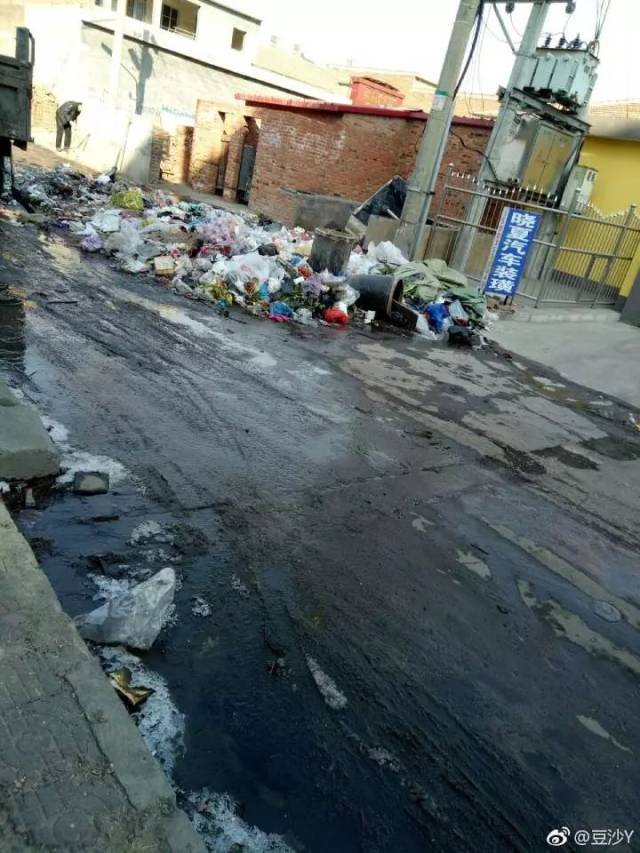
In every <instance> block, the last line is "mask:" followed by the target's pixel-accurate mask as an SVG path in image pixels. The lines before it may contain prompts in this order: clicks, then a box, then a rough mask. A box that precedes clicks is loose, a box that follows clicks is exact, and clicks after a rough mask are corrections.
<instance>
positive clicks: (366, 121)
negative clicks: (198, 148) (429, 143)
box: [249, 107, 490, 225]
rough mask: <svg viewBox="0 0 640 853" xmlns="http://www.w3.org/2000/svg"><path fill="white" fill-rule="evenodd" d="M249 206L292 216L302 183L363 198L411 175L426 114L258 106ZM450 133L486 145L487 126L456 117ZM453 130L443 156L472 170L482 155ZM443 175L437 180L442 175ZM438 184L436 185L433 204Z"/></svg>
mask: <svg viewBox="0 0 640 853" xmlns="http://www.w3.org/2000/svg"><path fill="white" fill-rule="evenodd" d="M256 114H257V115H259V117H260V119H261V127H260V143H259V145H258V151H257V157H256V164H255V170H254V174H253V183H252V187H251V195H250V198H249V206H250V207H251V209H252V210H255V211H256V212H258V213H261V214H264V215H266V216H269V217H271V218H273V219H275V220H277V221H278V222H284V223H285V224H289V225H290V224H293V216H294V211H295V207H296V198H295V196H294V195H293V194H292V193H291V192H287V190H302V191H305V192H317V193H322V194H325V195H336V196H339V197H341V198H347V199H352V200H354V201H365V199H367V198H368V197H369V196H371V195H372V194H373V193H374V192H375V191H376V190H377V189H378V187H380V186H381V185H382V184H384V183H385V182H386V181H388V180H389V178H391V177H392V176H393V175H395V174H398V175H402V176H403V177H407V178H408V177H409V175H410V174H411V170H412V169H413V165H414V162H415V157H416V152H417V149H418V146H419V144H420V139H421V136H422V133H423V131H424V126H425V125H424V121H421V120H417V119H403V118H395V117H387V116H371V115H362V114H355V113H344V114H339V113H322V112H316V111H308V112H305V111H299V110H295V111H293V110H284V109H278V108H276V107H268V108H267V107H263V108H260V109H259V110H257V111H256ZM452 130H453V133H455V134H456V136H457V137H461V138H462V139H463V140H464V142H465V143H466V144H467V145H469V146H472V147H473V148H477V149H479V150H480V151H482V150H484V147H485V145H486V142H487V139H488V136H489V132H490V128H488V127H487V128H476V127H469V126H466V125H454V127H453V129H452ZM456 136H453V135H452V136H450V138H449V143H448V146H447V149H446V152H445V156H444V159H443V172H444V171H445V170H446V168H447V167H448V165H449V164H453V165H454V166H455V167H456V168H457V169H459V170H460V171H470V172H474V171H476V170H477V168H478V165H479V163H480V159H481V155H480V154H479V153H477V152H474V151H472V150H470V149H468V148H465V147H464V146H463V144H462V143H461V142H460V140H459V139H458V138H456ZM440 183H441V182H440ZM438 200H439V189H438V192H437V193H436V199H435V201H436V204H437V203H438Z"/></svg>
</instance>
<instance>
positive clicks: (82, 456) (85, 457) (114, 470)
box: [58, 450, 131, 486]
mask: <svg viewBox="0 0 640 853" xmlns="http://www.w3.org/2000/svg"><path fill="white" fill-rule="evenodd" d="M62 467H63V468H65V469H66V470H65V472H64V474H61V475H60V476H59V477H58V483H61V484H62V485H68V484H69V483H72V482H73V478H74V477H75V475H76V474H77V473H78V471H101V472H102V473H104V474H108V475H109V486H116V485H117V484H118V483H122V481H123V480H127V479H130V478H131V474H130V473H129V471H127V469H126V468H125V467H124V465H123V464H122V463H121V462H117V461H116V460H115V459H111V458H110V457H109V456H98V455H96V454H94V453H87V452H86V451H85V450H70V451H64V452H63V454H62Z"/></svg>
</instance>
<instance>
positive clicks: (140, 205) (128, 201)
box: [111, 190, 144, 210]
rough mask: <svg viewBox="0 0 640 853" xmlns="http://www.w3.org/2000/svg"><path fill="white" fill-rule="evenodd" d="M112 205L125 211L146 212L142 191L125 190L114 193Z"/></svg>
mask: <svg viewBox="0 0 640 853" xmlns="http://www.w3.org/2000/svg"><path fill="white" fill-rule="evenodd" d="M111 204H112V205H113V206H114V207H119V208H122V209H124V210H144V201H143V200H142V193H141V192H140V190H125V191H124V192H119V193H113V195H112V196H111Z"/></svg>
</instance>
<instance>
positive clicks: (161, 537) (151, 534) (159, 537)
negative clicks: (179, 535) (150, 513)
mask: <svg viewBox="0 0 640 853" xmlns="http://www.w3.org/2000/svg"><path fill="white" fill-rule="evenodd" d="M150 539H153V540H155V541H156V542H163V543H166V544H171V543H172V542H173V539H174V537H173V534H172V533H170V532H169V530H168V529H167V527H166V525H164V524H160V522H159V521H154V520H153V519H152V518H150V519H147V521H142V522H141V523H140V524H138V526H137V527H134V528H133V530H132V531H131V536H130V537H129V542H130V544H131V545H138V544H139V543H140V542H148V541H149V540H150Z"/></svg>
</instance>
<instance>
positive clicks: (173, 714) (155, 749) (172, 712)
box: [99, 646, 185, 776]
mask: <svg viewBox="0 0 640 853" xmlns="http://www.w3.org/2000/svg"><path fill="white" fill-rule="evenodd" d="M99 655H100V658H101V659H102V661H103V663H104V664H105V669H106V670H107V672H112V671H113V670H114V669H121V668H122V667H124V666H126V667H127V668H128V669H130V670H131V674H132V678H131V681H132V683H133V684H135V685H144V686H145V687H151V688H152V689H153V690H154V691H155V693H153V695H152V696H150V697H149V698H148V699H147V701H146V702H145V703H144V705H143V706H142V707H141V708H140V710H139V711H135V712H134V713H133V714H132V716H133V717H134V719H135V721H136V724H137V726H138V729H139V730H140V734H141V735H142V737H143V739H144V742H145V744H146V745H147V749H148V750H149V752H150V753H151V754H152V755H153V757H154V758H155V759H156V760H157V761H158V762H159V763H160V765H161V766H162V768H163V770H164V771H165V773H167V775H168V776H171V775H172V773H173V769H174V767H175V763H176V758H177V757H178V755H179V754H180V753H182V752H183V750H184V730H185V716H184V714H182V713H181V712H180V711H179V710H178V708H177V707H176V706H175V704H174V702H173V699H172V698H171V694H170V693H169V688H168V686H167V682H166V681H165V680H164V678H162V676H160V675H158V673H157V672H153V671H152V670H150V669H147V668H146V667H145V666H144V664H143V663H142V661H141V660H140V659H139V658H137V657H136V656H135V655H132V654H131V653H130V652H127V651H126V650H125V649H123V648H122V647H120V646H113V647H109V646H103V647H102V648H101V649H100V652H99Z"/></svg>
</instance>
